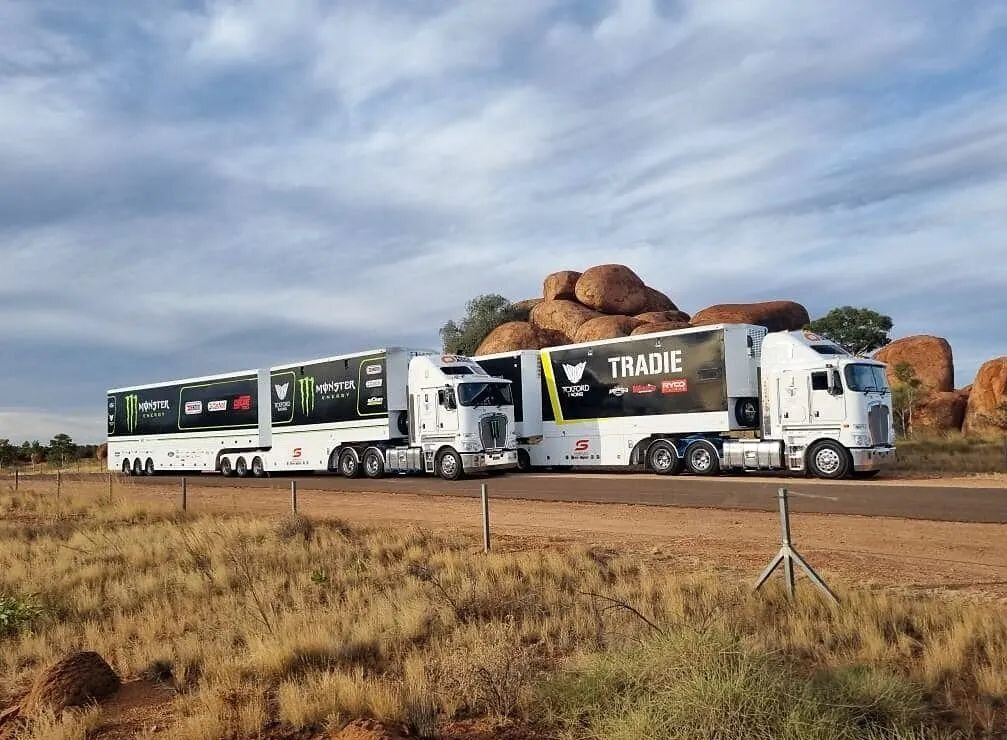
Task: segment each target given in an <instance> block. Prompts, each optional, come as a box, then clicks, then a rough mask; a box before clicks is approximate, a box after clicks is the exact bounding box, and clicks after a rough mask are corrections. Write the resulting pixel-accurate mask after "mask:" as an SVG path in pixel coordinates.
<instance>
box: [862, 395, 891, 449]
mask: <svg viewBox="0 0 1007 740" xmlns="http://www.w3.org/2000/svg"><path fill="white" fill-rule="evenodd" d="M867 424H868V426H870V428H871V440H872V441H873V442H874V444H875V445H890V444H891V443H892V441H891V440H890V439H889V438H888V430H889V429H891V412H890V411H889V410H888V407H887V406H885V405H883V404H880V403H879V404H877V405H876V406H871V409H870V411H868V412H867Z"/></svg>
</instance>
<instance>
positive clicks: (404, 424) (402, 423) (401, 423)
mask: <svg viewBox="0 0 1007 740" xmlns="http://www.w3.org/2000/svg"><path fill="white" fill-rule="evenodd" d="M396 426H397V427H398V430H399V434H401V435H402V436H403V437H408V436H409V412H408V411H400V412H399V418H398V421H397V422H396Z"/></svg>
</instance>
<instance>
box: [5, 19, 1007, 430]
mask: <svg viewBox="0 0 1007 740" xmlns="http://www.w3.org/2000/svg"><path fill="white" fill-rule="evenodd" d="M1005 232H1007V5H1005V4H1004V3H1002V2H983V1H982V0H976V1H975V2H968V3H946V2H936V1H934V2H930V1H927V0H905V1H899V0H892V1H890V2H884V3H878V2H865V1H862V0H842V1H841V2H831V1H829V0H817V1H816V2H813V3H809V2H806V1H805V2H782V1H781V2H770V1H769V0H717V1H716V2H710V0H683V1H682V2H658V1H657V0H604V1H602V0H598V1H597V2H596V1H593V0H590V1H588V0H578V1H577V2H558V1H554V0H508V1H507V2H502V3H499V2H475V1H473V2H434V1H432V0H418V1H415V0H414V1H412V2H408V3H406V2H402V3H395V2H368V1H366V0H356V1H353V2H342V3H330V2H320V1H312V0H284V1H283V2H276V1H275V0H249V1H248V2H233V1H228V0H219V1H213V2H195V1H194V0H190V1H187V2H170V1H169V0H156V1H155V0H132V1H131V2H128V3H123V2H119V1H118V0H116V1H114V2H113V1H112V0H89V1H88V2H86V3H81V2H71V1H70V0H59V1H57V0H5V2H2V3H0V319H2V327H3V328H2V335H0V438H2V437H9V438H12V439H14V440H22V439H36V438H37V439H42V440H43V441H45V440H47V439H48V438H49V437H51V436H52V435H53V434H56V433H58V432H67V433H69V434H71V435H72V436H73V437H74V438H75V439H76V440H78V441H81V442H84V441H100V440H101V439H103V437H104V430H105V425H104V422H103V418H104V403H105V390H106V389H108V388H112V387H117V386H123V385H131V384H140V383H147V382H154V381H158V380H165V379H171V378H181V377H191V376H194V375H206V374H212V373H217V372H227V371H231V370H239V369H246V368H254V367H266V366H269V365H275V364H281V363H283V362H288V361H289V362H292V361H297V360H300V359H308V358H312V357H320V356H325V355H332V354H338V353H340V352H349V351H357V350H363V349H367V348H372V347H380V346H385V345H406V346H418V347H436V346H437V344H438V336H437V329H438V327H439V326H440V325H441V324H443V323H444V322H445V321H446V320H447V319H449V318H452V317H458V316H460V315H461V314H462V313H463V309H464V304H465V301H466V300H468V299H469V298H471V297H473V296H475V295H479V294H482V293H488V292H493V293H501V294H503V295H505V296H507V297H509V298H511V299H514V300H518V299H523V298H528V297H532V296H535V295H537V294H538V293H539V292H540V290H541V280H542V278H543V277H544V276H545V275H546V274H548V273H549V272H552V271H554V270H559V269H584V268H586V267H588V266H590V265H593V264H598V263H606V262H620V263H624V264H628V265H630V266H631V267H633V268H634V269H635V270H636V271H637V272H638V273H639V274H640V275H641V276H642V277H643V278H644V279H645V280H646V281H647V282H648V283H649V284H651V285H654V286H655V287H658V288H660V289H662V290H664V291H665V292H666V293H668V294H669V295H671V296H672V298H673V299H674V300H675V301H676V303H678V304H679V306H680V307H682V308H683V309H684V310H686V311H690V312H694V311H696V310H698V309H700V308H702V307H704V306H707V305H710V304H713V303H720V302H747V301H755V300H764V299H776V298H786V299H794V300H797V301H800V302H802V303H804V304H805V305H806V306H807V307H808V309H809V310H810V312H811V315H812V316H819V315H822V314H823V313H825V312H826V311H827V310H828V309H830V308H832V307H834V306H837V305H845V304H853V305H858V306H868V307H871V308H875V309H877V310H879V311H882V312H883V313H887V314H890V315H891V316H892V317H893V319H894V322H895V328H894V331H893V335H894V336H896V337H898V336H906V335H910V334H917V333H929V334H937V335H940V336H944V337H947V338H948V339H949V341H950V342H951V343H952V346H953V348H954V352H955V364H956V372H957V380H958V384H959V385H965V384H967V383H969V382H971V379H972V378H973V377H974V375H975V372H976V369H977V368H978V366H979V365H980V364H981V363H982V362H983V361H984V360H986V359H989V358H992V357H996V356H1000V355H1007V310H1005V309H1007V235H1005Z"/></svg>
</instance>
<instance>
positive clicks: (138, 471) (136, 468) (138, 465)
mask: <svg viewBox="0 0 1007 740" xmlns="http://www.w3.org/2000/svg"><path fill="white" fill-rule="evenodd" d="M133 475H143V463H142V462H140V458H136V459H135V460H134V461H133Z"/></svg>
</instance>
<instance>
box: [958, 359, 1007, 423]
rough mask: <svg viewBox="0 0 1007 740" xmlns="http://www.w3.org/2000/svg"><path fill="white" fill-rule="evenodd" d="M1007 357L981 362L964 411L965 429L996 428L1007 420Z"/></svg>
mask: <svg viewBox="0 0 1007 740" xmlns="http://www.w3.org/2000/svg"><path fill="white" fill-rule="evenodd" d="M1005 404H1007V357H998V358H997V359H995V360H990V361H989V362H986V363H983V366H982V367H980V368H979V374H978V375H976V379H975V382H974V383H973V384H972V392H971V393H970V394H969V400H968V406H967V408H966V411H965V427H964V430H965V432H967V433H970V434H972V433H981V432H988V431H994V430H1000V429H1002V428H1003V427H1002V426H1001V424H1007V406H1005Z"/></svg>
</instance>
